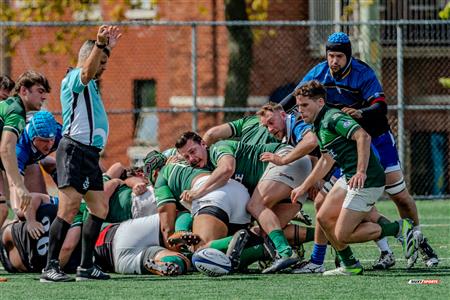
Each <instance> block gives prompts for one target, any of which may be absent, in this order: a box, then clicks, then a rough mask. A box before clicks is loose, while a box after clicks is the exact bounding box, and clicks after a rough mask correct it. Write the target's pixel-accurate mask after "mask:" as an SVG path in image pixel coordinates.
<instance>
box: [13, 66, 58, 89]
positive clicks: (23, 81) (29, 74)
mask: <svg viewBox="0 0 450 300" xmlns="http://www.w3.org/2000/svg"><path fill="white" fill-rule="evenodd" d="M37 84H39V85H42V87H43V88H44V90H45V92H47V93H50V90H51V87H50V84H49V83H48V80H47V78H46V77H45V76H44V75H43V74H41V73H38V72H36V71H33V70H28V71H26V72H24V73H22V74H21V75H20V76H19V79H17V82H16V85H15V86H14V94H15V95H18V94H19V91H20V88H21V87H25V88H27V89H30V88H31V87H32V86H33V85H37Z"/></svg>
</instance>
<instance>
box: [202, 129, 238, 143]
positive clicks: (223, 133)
mask: <svg viewBox="0 0 450 300" xmlns="http://www.w3.org/2000/svg"><path fill="white" fill-rule="evenodd" d="M232 134H233V132H232V131H231V127H230V125H228V124H222V125H218V126H214V127H212V128H210V129H209V130H208V131H206V133H205V135H204V136H203V140H204V141H205V143H206V144H207V145H208V146H211V145H212V144H214V143H215V142H218V141H220V140H224V139H227V138H229V137H231V135H232Z"/></svg>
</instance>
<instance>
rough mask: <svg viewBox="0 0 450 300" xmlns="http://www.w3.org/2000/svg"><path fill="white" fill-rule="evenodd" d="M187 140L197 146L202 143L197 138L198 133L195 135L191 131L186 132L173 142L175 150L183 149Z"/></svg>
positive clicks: (200, 138) (199, 137)
mask: <svg viewBox="0 0 450 300" xmlns="http://www.w3.org/2000/svg"><path fill="white" fill-rule="evenodd" d="M189 140H192V141H194V142H196V143H197V144H200V143H201V142H202V141H203V139H202V137H201V136H199V135H198V133H195V132H193V131H186V132H185V133H183V134H182V135H181V136H180V137H179V138H178V140H177V141H176V142H175V148H177V149H180V148H183V147H184V146H185V145H186V143H187V142H188V141H189Z"/></svg>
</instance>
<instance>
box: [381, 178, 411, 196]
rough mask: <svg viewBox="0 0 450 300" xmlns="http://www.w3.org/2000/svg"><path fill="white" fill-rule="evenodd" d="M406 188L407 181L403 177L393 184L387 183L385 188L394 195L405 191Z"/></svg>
mask: <svg viewBox="0 0 450 300" xmlns="http://www.w3.org/2000/svg"><path fill="white" fill-rule="evenodd" d="M405 189H406V183H405V180H404V179H403V177H402V178H401V179H400V180H399V181H397V182H395V183H393V184H390V185H386V187H385V189H384V190H385V191H386V193H388V194H389V195H391V196H393V195H396V194H398V193H401V192H403V191H404V190H405Z"/></svg>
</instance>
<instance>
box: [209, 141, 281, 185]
mask: <svg viewBox="0 0 450 300" xmlns="http://www.w3.org/2000/svg"><path fill="white" fill-rule="evenodd" d="M283 147H287V145H285V144H280V143H270V144H266V145H250V144H244V143H242V142H237V141H231V140H226V141H219V142H217V143H215V144H213V145H211V147H210V148H209V149H208V151H209V152H208V154H209V159H208V169H210V170H214V169H215V168H217V164H218V161H219V160H220V159H221V158H222V157H223V156H225V155H231V156H233V157H234V158H235V159H236V170H235V172H234V175H233V179H235V180H237V181H239V182H241V183H242V184H243V185H244V186H245V187H246V188H247V189H248V190H249V192H250V193H252V192H253V190H254V188H255V187H256V185H257V184H258V181H259V179H260V178H261V176H262V175H263V173H264V171H265V169H266V167H267V165H268V163H267V162H262V161H261V160H260V159H259V158H260V156H261V154H262V153H263V152H272V153H274V152H276V151H277V150H278V149H281V148H283Z"/></svg>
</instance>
